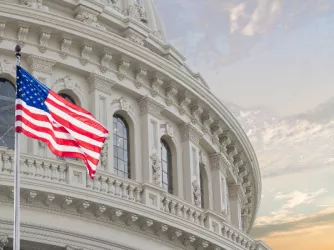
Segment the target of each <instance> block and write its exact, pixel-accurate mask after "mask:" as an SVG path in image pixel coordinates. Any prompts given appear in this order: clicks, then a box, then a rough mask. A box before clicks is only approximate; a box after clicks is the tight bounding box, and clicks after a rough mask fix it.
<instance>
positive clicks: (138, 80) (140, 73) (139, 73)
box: [135, 68, 147, 89]
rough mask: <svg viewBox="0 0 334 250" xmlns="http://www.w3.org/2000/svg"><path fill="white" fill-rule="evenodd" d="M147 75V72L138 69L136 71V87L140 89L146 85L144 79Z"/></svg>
mask: <svg viewBox="0 0 334 250" xmlns="http://www.w3.org/2000/svg"><path fill="white" fill-rule="evenodd" d="M146 75H147V70H146V69H144V68H138V69H136V70H135V86H136V88H137V89H139V88H140V87H141V86H142V85H143V83H144V77H145V76H146Z"/></svg>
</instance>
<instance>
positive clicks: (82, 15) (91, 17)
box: [75, 5, 107, 31]
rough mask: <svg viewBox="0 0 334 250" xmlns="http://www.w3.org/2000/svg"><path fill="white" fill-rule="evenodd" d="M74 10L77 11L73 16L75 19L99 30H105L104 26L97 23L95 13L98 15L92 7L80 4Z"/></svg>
mask: <svg viewBox="0 0 334 250" xmlns="http://www.w3.org/2000/svg"><path fill="white" fill-rule="evenodd" d="M75 12H76V13H77V14H76V16H75V19H77V20H79V21H81V22H83V23H85V24H87V25H90V26H92V27H94V28H97V29H100V30H103V31H106V30H107V29H106V27H104V26H102V25H101V24H99V23H98V21H97V15H98V12H96V11H93V10H92V9H90V8H86V7H84V6H82V5H79V6H78V7H77V8H76V9H75Z"/></svg>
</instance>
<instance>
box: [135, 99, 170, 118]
mask: <svg viewBox="0 0 334 250" xmlns="http://www.w3.org/2000/svg"><path fill="white" fill-rule="evenodd" d="M138 103H139V108H140V115H144V114H151V115H154V116H156V117H158V118H160V117H161V112H162V110H164V108H165V107H164V106H163V105H161V104H160V103H158V102H156V101H155V100H153V99H151V98H149V97H143V98H142V99H140V100H139V102H138Z"/></svg>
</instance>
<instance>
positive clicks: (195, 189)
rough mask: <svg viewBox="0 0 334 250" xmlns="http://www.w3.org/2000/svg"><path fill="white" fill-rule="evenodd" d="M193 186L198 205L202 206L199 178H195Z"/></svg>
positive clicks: (195, 200)
mask: <svg viewBox="0 0 334 250" xmlns="http://www.w3.org/2000/svg"><path fill="white" fill-rule="evenodd" d="M192 186H193V194H194V202H195V205H196V206H197V207H200V206H201V199H202V193H201V188H200V186H199V183H198V181H197V180H194V181H193V182H192Z"/></svg>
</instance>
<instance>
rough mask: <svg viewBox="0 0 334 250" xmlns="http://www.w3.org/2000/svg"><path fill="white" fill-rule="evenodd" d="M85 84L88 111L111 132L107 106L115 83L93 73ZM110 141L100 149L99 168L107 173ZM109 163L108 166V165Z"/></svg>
mask: <svg viewBox="0 0 334 250" xmlns="http://www.w3.org/2000/svg"><path fill="white" fill-rule="evenodd" d="M87 82H88V84H89V100H90V111H91V113H92V114H93V116H94V117H95V118H96V119H97V120H98V121H99V122H101V123H102V125H104V126H105V127H107V128H108V130H109V131H112V119H111V121H110V119H107V118H108V116H107V110H108V106H107V105H108V104H109V103H110V95H111V89H112V87H113V86H114V85H115V84H116V82H114V81H112V80H110V79H108V78H106V77H104V76H101V75H99V74H97V73H95V72H93V73H91V74H90V75H89V76H88V77H87ZM110 141H111V140H107V141H106V142H105V144H104V146H103V148H102V154H101V160H100V162H99V166H98V167H100V168H101V169H104V170H106V171H108V172H112V171H113V168H112V166H111V162H112V158H111V157H108V156H110V155H111V156H112V154H111V153H112V148H113V147H112V145H109V144H110ZM108 163H110V164H108Z"/></svg>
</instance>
